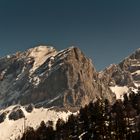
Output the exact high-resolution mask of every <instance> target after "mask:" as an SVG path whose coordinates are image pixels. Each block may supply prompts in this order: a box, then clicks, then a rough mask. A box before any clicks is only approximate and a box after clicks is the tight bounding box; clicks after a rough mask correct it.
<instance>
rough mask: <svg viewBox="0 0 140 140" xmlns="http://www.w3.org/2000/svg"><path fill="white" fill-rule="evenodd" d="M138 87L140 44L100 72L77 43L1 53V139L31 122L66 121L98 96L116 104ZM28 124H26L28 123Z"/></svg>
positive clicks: (13, 136)
mask: <svg viewBox="0 0 140 140" xmlns="http://www.w3.org/2000/svg"><path fill="white" fill-rule="evenodd" d="M139 89H140V49H138V50H136V51H135V52H134V53H133V54H132V55H130V56H128V57H127V58H125V59H124V60H123V61H122V62H120V63H119V64H112V65H110V66H109V67H107V68H105V69H104V70H103V71H101V72H97V71H96V69H95V67H94V65H93V63H92V61H91V60H90V59H89V58H87V57H86V56H85V55H84V54H83V52H82V51H81V50H80V49H79V48H75V47H70V48H67V49H64V50H61V51H57V50H56V49H54V48H53V47H51V46H37V47H34V48H31V49H28V50H26V51H25V52H17V53H16V54H12V55H7V56H5V57H2V58H0V130H1V131H0V139H1V140H15V139H16V138H18V137H21V136H22V134H23V132H24V131H25V129H26V127H27V126H31V127H33V128H34V129H36V128H37V127H38V126H39V124H40V122H41V121H45V122H47V121H54V126H55V124H56V121H57V119H58V118H62V119H64V120H67V118H68V116H69V115H70V114H73V112H75V114H77V113H78V112H79V109H80V108H81V107H84V106H85V105H87V104H89V102H91V101H93V102H95V101H96V100H98V99H99V100H102V99H103V101H105V99H108V101H109V102H110V103H111V104H112V105H113V104H114V102H115V100H116V98H117V99H120V98H123V94H124V93H128V94H129V92H130V91H133V92H134V93H137V92H138V91H139ZM25 124H26V125H25Z"/></svg>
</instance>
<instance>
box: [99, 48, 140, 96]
mask: <svg viewBox="0 0 140 140" xmlns="http://www.w3.org/2000/svg"><path fill="white" fill-rule="evenodd" d="M99 78H100V79H101V80H103V81H106V83H108V86H110V87H115V86H117V87H119V88H120V87H122V90H123V87H127V89H128V90H126V91H125V92H129V91H130V90H133V91H134V92H137V91H138V90H139V87H140V49H137V50H136V51H135V52H134V53H133V54H132V55H130V56H128V57H127V58H125V59H124V60H123V61H122V62H120V63H119V64H117V65H115V64H113V65H110V66H109V67H107V68H106V69H105V70H103V71H102V72H100V73H99ZM120 90H121V89H120ZM120 90H118V91H117V90H116V94H119V92H120Z"/></svg>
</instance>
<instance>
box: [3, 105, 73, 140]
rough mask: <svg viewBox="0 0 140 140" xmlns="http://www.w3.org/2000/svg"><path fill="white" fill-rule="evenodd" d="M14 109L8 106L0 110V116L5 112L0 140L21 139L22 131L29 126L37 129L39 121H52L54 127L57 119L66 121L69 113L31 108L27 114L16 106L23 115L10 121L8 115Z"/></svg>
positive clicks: (21, 107) (22, 108)
mask: <svg viewBox="0 0 140 140" xmlns="http://www.w3.org/2000/svg"><path fill="white" fill-rule="evenodd" d="M14 108H16V106H10V107H8V108H7V109H4V110H1V111H0V114H2V113H3V112H7V114H6V118H5V120H4V121H3V122H1V123H0V140H15V139H16V138H18V137H21V136H22V134H23V132H24V130H25V129H26V128H27V127H29V126H31V127H33V128H35V129H36V128H37V127H38V126H39V125H40V123H41V121H44V122H48V121H53V123H54V126H55V124H56V121H57V120H58V118H62V119H63V120H66V119H67V117H68V116H69V115H70V114H71V112H69V111H68V112H64V111H55V110H52V109H47V108H42V107H41V108H38V109H37V108H33V111H32V112H30V113H28V112H27V111H26V109H25V107H23V106H18V108H19V109H21V110H22V111H23V113H24V115H25V117H22V118H20V119H17V120H10V119H9V115H10V114H11V112H12V111H13V110H14Z"/></svg>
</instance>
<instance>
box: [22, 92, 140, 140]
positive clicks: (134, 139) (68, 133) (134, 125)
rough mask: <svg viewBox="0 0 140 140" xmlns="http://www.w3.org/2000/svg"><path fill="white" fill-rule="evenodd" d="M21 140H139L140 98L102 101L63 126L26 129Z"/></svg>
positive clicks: (125, 97) (59, 123) (135, 95)
mask: <svg viewBox="0 0 140 140" xmlns="http://www.w3.org/2000/svg"><path fill="white" fill-rule="evenodd" d="M21 140H140V94H139V93H138V94H134V93H131V94H130V95H129V96H127V95H124V101H122V100H117V101H116V103H114V104H113V105H110V103H109V102H108V101H107V100H105V101H102V100H97V101H96V102H94V103H90V104H89V105H87V106H85V107H84V108H81V109H80V111H79V113H78V115H73V114H72V115H71V116H69V118H68V120H67V121H66V122H64V121H63V120H62V119H59V120H58V121H57V124H56V128H55V129H54V127H53V123H52V122H48V123H47V124H45V123H44V122H41V124H40V127H39V128H38V129H37V130H34V129H33V128H30V127H29V128H27V130H26V131H25V133H24V134H23V137H22V138H21Z"/></svg>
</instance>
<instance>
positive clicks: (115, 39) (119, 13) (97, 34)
mask: <svg viewBox="0 0 140 140" xmlns="http://www.w3.org/2000/svg"><path fill="white" fill-rule="evenodd" d="M38 44H48V45H53V46H54V47H56V48H57V49H58V50H60V49H63V48H67V47H69V46H71V45H74V46H76V47H79V48H81V49H82V50H83V52H84V53H85V54H86V55H87V56H88V57H91V58H92V60H93V62H94V64H95V66H96V68H97V69H98V70H99V69H103V68H104V67H106V66H108V65H109V64H110V63H118V62H119V61H120V60H121V59H122V58H124V57H126V56H127V55H129V54H130V53H132V52H133V51H135V50H136V49H137V48H139V47H140V1H139V0H0V55H1V56H3V55H5V54H9V53H14V52H16V51H20V50H21V51H22V50H26V49H27V48H30V47H33V46H36V45H38Z"/></svg>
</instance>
